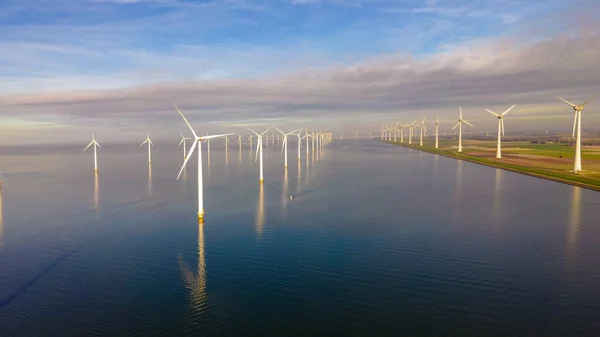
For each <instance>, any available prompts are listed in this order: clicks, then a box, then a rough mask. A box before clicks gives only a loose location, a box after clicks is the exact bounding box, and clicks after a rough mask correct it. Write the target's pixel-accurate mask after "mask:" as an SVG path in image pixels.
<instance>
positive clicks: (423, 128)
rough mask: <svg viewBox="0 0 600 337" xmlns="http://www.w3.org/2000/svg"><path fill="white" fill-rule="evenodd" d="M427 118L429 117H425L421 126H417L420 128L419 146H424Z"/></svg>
mask: <svg viewBox="0 0 600 337" xmlns="http://www.w3.org/2000/svg"><path fill="white" fill-rule="evenodd" d="M426 118H427V116H425V117H423V121H422V122H421V124H418V125H417V126H418V127H419V131H420V138H419V146H423V131H425V132H427V128H426V127H425V119H426Z"/></svg>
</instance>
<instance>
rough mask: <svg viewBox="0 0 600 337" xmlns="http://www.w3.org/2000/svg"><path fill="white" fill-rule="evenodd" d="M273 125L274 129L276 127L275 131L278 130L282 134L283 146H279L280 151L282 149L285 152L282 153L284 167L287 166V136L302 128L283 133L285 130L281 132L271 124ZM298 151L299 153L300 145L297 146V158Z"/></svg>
mask: <svg viewBox="0 0 600 337" xmlns="http://www.w3.org/2000/svg"><path fill="white" fill-rule="evenodd" d="M273 127H274V128H275V129H277V131H279V132H280V133H281V134H282V135H283V146H282V148H281V151H282V152H285V154H284V158H285V163H284V165H283V167H284V168H287V166H288V165H287V149H288V146H287V139H288V136H289V135H293V134H295V133H296V132H298V131H300V130H302V129H296V130H294V131H292V132H289V133H285V132H283V131H281V130H279V129H278V128H277V127H276V126H273ZM299 153H300V146H298V159H300V154H299Z"/></svg>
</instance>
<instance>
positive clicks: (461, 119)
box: [452, 105, 473, 152]
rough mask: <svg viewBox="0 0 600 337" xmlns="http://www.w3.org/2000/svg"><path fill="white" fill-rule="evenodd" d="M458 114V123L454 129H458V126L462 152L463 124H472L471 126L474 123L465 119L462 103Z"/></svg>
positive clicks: (459, 149) (459, 146)
mask: <svg viewBox="0 0 600 337" xmlns="http://www.w3.org/2000/svg"><path fill="white" fill-rule="evenodd" d="M458 114H459V115H458V116H459V118H458V123H456V125H455V126H454V127H453V128H452V130H454V129H456V127H457V126H458V152H462V124H463V123H465V124H467V125H470V126H471V127H472V126H473V124H471V123H469V122H467V121H466V120H464V119H463V116H462V108H461V106H460V105H459V106H458Z"/></svg>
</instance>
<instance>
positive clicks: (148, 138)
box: [140, 133, 154, 164]
mask: <svg viewBox="0 0 600 337" xmlns="http://www.w3.org/2000/svg"><path fill="white" fill-rule="evenodd" d="M146 143H148V164H150V163H152V150H150V149H151V146H154V144H153V143H152V141H151V140H150V133H146V140H145V141H144V142H143V143H142V144H140V146H142V145H144V144H146Z"/></svg>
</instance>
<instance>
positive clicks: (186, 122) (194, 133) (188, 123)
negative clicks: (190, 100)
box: [173, 103, 198, 138]
mask: <svg viewBox="0 0 600 337" xmlns="http://www.w3.org/2000/svg"><path fill="white" fill-rule="evenodd" d="M173 106H174V107H175V109H177V112H179V114H180V115H181V117H182V118H183V120H184V121H185V124H187V126H188V127H189V128H190V130H192V134H193V135H194V137H195V138H198V135H196V132H195V131H194V129H193V128H192V126H191V125H190V122H188V120H187V119H186V118H185V116H184V115H183V113H182V112H181V111H180V110H179V108H178V107H177V105H175V103H173Z"/></svg>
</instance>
